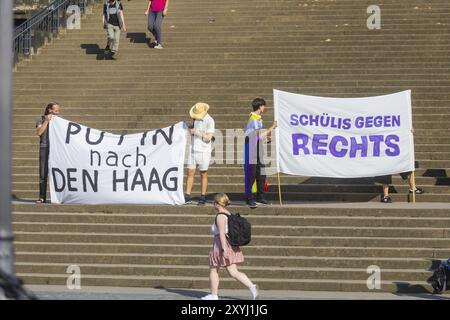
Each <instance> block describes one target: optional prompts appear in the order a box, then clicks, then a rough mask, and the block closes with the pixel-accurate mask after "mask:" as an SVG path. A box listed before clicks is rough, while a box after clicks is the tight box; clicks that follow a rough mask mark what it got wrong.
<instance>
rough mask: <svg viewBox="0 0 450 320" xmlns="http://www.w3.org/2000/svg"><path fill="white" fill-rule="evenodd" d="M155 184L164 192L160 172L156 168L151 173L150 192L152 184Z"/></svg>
mask: <svg viewBox="0 0 450 320" xmlns="http://www.w3.org/2000/svg"><path fill="white" fill-rule="evenodd" d="M153 183H157V184H158V188H159V191H162V189H163V188H162V185H161V181H160V180H159V175H158V171H156V169H155V168H153V169H152V172H151V173H150V179H149V181H148V191H151V190H152V184H153Z"/></svg>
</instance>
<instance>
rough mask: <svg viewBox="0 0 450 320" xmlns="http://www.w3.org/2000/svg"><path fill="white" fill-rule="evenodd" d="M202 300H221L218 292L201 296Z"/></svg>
mask: <svg viewBox="0 0 450 320" xmlns="http://www.w3.org/2000/svg"><path fill="white" fill-rule="evenodd" d="M201 299H202V300H219V296H218V295H217V294H208V295H207V296H204V297H202V298H201Z"/></svg>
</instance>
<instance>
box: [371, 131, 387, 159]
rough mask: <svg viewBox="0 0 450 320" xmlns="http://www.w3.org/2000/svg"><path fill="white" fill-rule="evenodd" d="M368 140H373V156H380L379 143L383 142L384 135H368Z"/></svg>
mask: <svg viewBox="0 0 450 320" xmlns="http://www.w3.org/2000/svg"><path fill="white" fill-rule="evenodd" d="M369 140H370V141H371V142H373V156H374V157H379V156H380V143H381V142H383V140H384V136H382V135H376V136H369Z"/></svg>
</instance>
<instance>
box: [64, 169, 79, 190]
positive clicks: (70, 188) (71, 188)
mask: <svg viewBox="0 0 450 320" xmlns="http://www.w3.org/2000/svg"><path fill="white" fill-rule="evenodd" d="M76 172H77V169H75V168H68V169H67V187H68V189H69V191H74V192H76V191H78V189H77V188H75V187H72V184H71V182H76V181H77V178H74V177H71V176H70V174H71V173H76Z"/></svg>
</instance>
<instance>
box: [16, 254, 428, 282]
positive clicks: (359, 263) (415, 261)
mask: <svg viewBox="0 0 450 320" xmlns="http://www.w3.org/2000/svg"><path fill="white" fill-rule="evenodd" d="M244 256H245V266H246V267H264V266H267V267H268V268H270V267H279V268H281V267H285V268H292V267H296V268H314V267H316V268H364V269H366V268H367V267H369V266H371V265H376V266H378V267H380V269H381V270H384V269H425V270H428V269H429V268H430V266H431V265H432V264H433V260H432V259H420V258H403V259H402V258H362V257H355V258H350V257H345V258H339V257H300V256H293V257H283V256H250V255H247V254H245V252H244ZM16 261H17V262H18V263H24V262H27V263H64V264H67V266H69V265H72V264H75V265H79V264H100V263H101V264H109V265H112V264H141V265H172V266H186V265H195V266H202V265H204V266H207V265H208V251H207V252H205V254H203V255H151V254H108V255H105V254H102V253H93V254H90V253H81V252H74V253H70V254H69V253H53V252H46V253H34V252H17V253H16ZM66 268H67V267H66ZM430 275H431V274H430ZM206 276H207V274H206ZM366 279H367V276H366Z"/></svg>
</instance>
